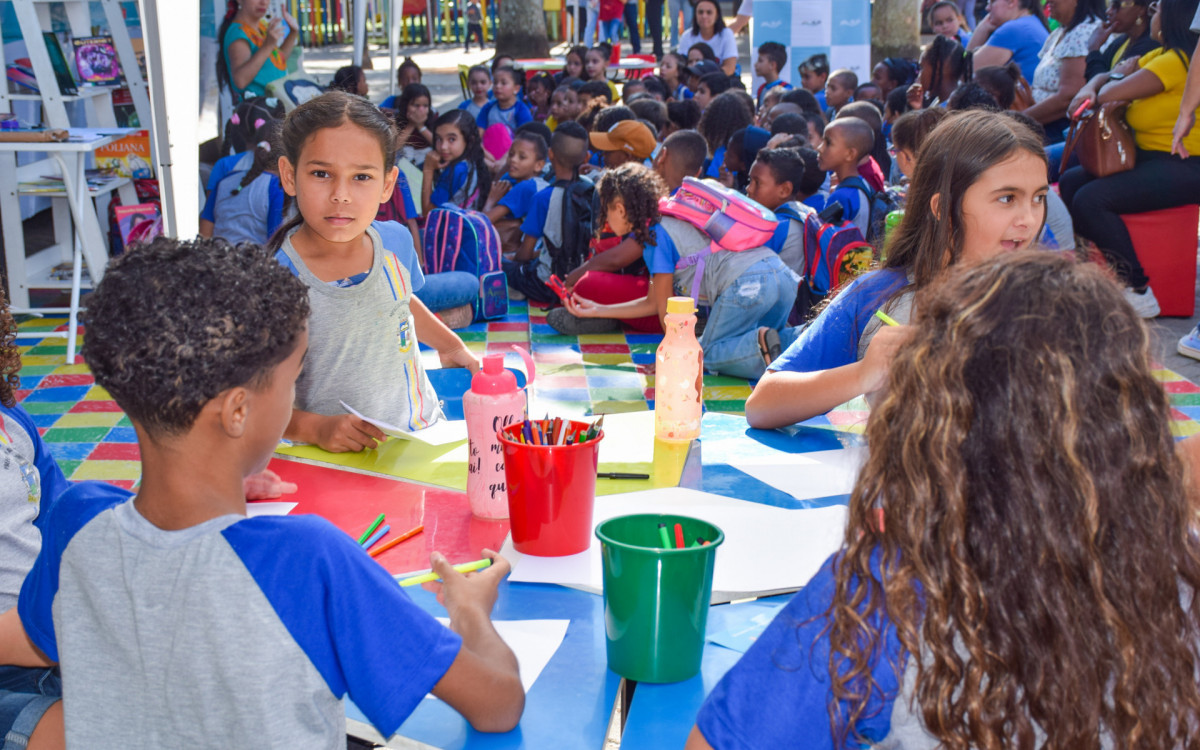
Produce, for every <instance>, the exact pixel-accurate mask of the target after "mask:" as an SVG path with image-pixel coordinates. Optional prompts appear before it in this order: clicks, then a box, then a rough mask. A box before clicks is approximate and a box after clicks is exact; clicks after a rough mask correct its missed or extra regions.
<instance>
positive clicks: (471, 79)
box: [458, 65, 492, 120]
mask: <svg viewBox="0 0 1200 750" xmlns="http://www.w3.org/2000/svg"><path fill="white" fill-rule="evenodd" d="M467 91H469V92H471V96H470V97H468V98H467V99H464V100H463V101H462V104H459V105H458V108H459V109H465V110H466V111H467V114H469V115H471V117H474V118H475V119H476V120H478V119H479V113H480V112H482V111H483V108H484V107H485V106H487V103H488V102H489V101H491V97H492V71H491V70H489V69H488V66H486V65H472V66H471V70H470V72H468V73H467Z"/></svg>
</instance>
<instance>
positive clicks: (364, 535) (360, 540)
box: [358, 513, 383, 546]
mask: <svg viewBox="0 0 1200 750" xmlns="http://www.w3.org/2000/svg"><path fill="white" fill-rule="evenodd" d="M381 523H383V514H382V513H380V514H379V518H376V519H375V521H374V523H372V524H371V525H370V526H368V527H367V530H366V531H364V532H363V533H362V536H360V537H359V538H358V543H359V545H360V546H361V545H362V543H363V542H365V541H367V540H368V539H370V538H371V535H372V534H374V533H375V529H378V528H379V524H381Z"/></svg>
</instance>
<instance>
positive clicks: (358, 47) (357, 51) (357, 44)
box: [350, 0, 367, 65]
mask: <svg viewBox="0 0 1200 750" xmlns="http://www.w3.org/2000/svg"><path fill="white" fill-rule="evenodd" d="M353 4H354V59H353V60H351V61H350V64H351V65H362V61H363V50H365V49H366V48H367V0H353Z"/></svg>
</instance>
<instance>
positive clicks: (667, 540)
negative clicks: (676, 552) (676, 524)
mask: <svg viewBox="0 0 1200 750" xmlns="http://www.w3.org/2000/svg"><path fill="white" fill-rule="evenodd" d="M658 536H659V538H660V539H662V546H663V549H671V546H672V545H671V535H670V534H668V533H667V525H666V524H665V523H660V524H659V525H658Z"/></svg>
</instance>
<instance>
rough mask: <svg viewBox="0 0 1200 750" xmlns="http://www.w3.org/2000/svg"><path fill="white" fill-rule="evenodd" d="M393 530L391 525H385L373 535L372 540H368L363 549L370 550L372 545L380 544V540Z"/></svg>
mask: <svg viewBox="0 0 1200 750" xmlns="http://www.w3.org/2000/svg"><path fill="white" fill-rule="evenodd" d="M391 530H392V527H391V526H390V525H388V524H384V525H383V528H381V529H379V531H376V532H375V533H374V534H372V535H371V538H370V539H368V540H367V543H366V544H364V545H363V549H370V548H371V545H372V544H374V543H375V542H378V541H379V540H380V539H383V537H384V536H385V535H386V534H387V533H388V532H389V531H391Z"/></svg>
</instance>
